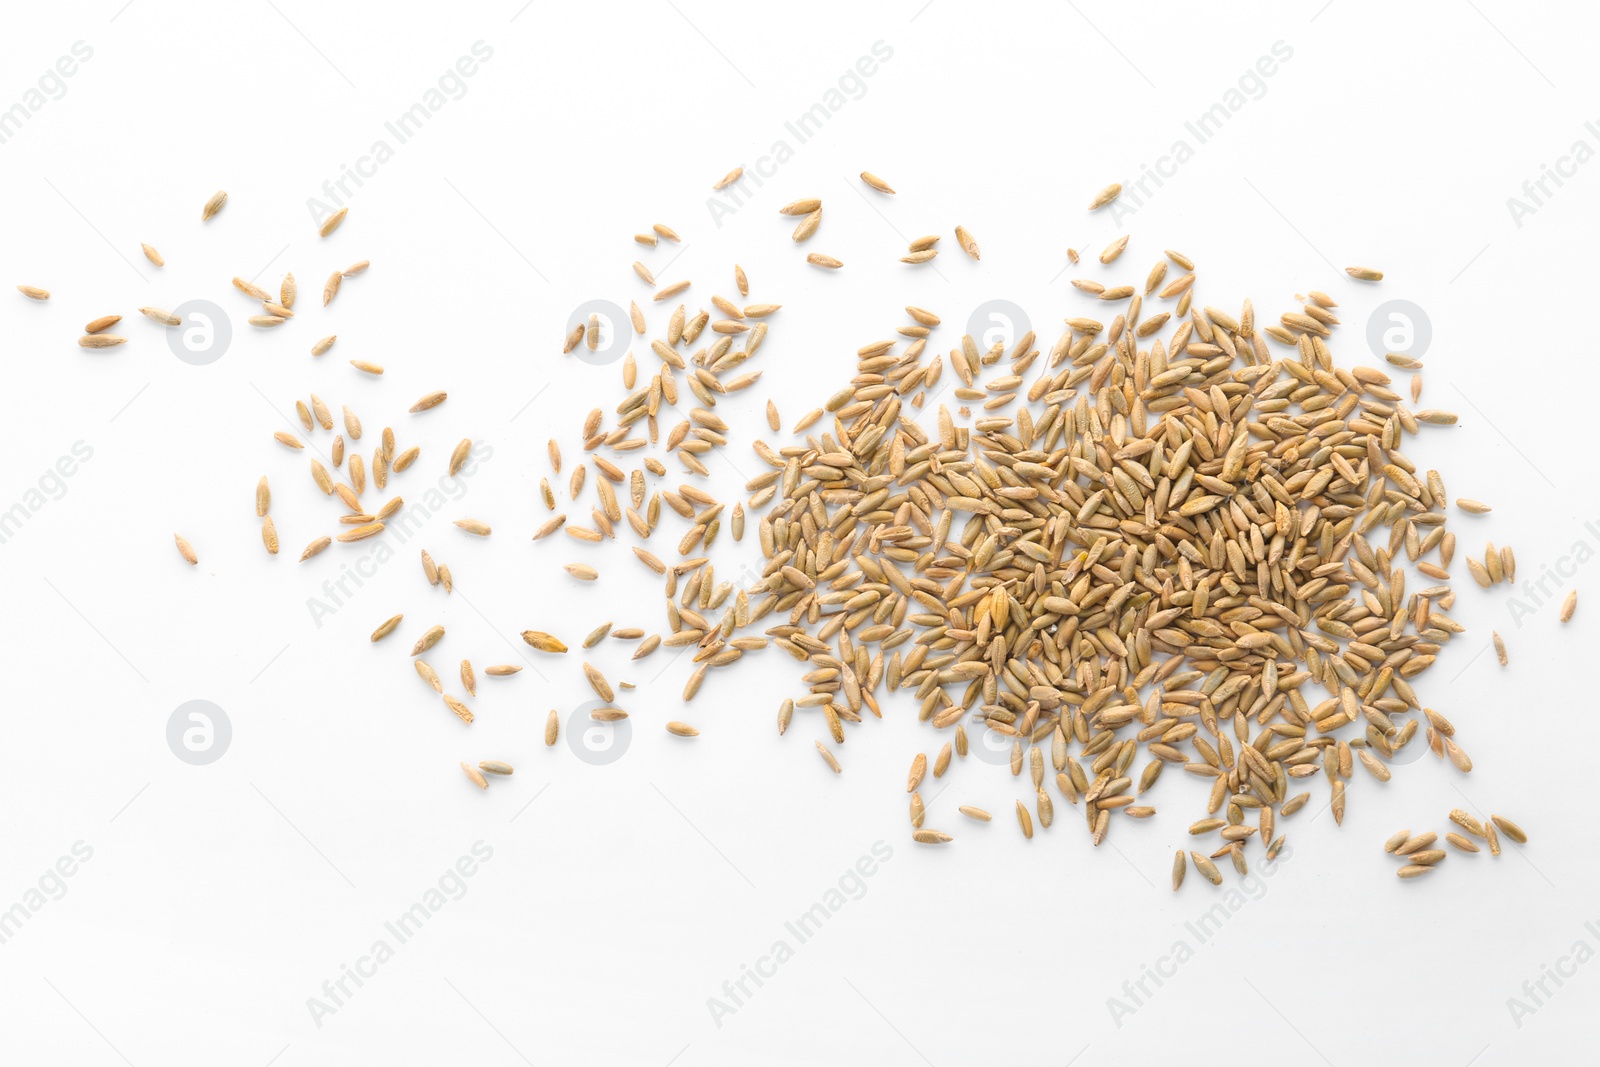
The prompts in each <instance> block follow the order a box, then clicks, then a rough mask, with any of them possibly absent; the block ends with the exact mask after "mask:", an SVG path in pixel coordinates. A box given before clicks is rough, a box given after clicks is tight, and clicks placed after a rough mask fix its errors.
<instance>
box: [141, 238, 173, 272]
mask: <svg viewBox="0 0 1600 1067" xmlns="http://www.w3.org/2000/svg"><path fill="white" fill-rule="evenodd" d="M139 248H140V250H141V251H143V252H144V258H145V259H148V260H149V261H150V262H152V263H154V264H155V265H156V266H158V267H165V266H166V265H167V261H166V260H165V259H162V258H161V253H160V252H157V251H156V250H155V248H154V247H153V246H152V245H147V244H143V243H141V244H140V245H139Z"/></svg>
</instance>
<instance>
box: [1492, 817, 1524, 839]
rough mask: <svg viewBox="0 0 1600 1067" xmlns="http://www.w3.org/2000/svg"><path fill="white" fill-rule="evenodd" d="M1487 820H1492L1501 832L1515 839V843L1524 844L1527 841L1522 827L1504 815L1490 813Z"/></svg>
mask: <svg viewBox="0 0 1600 1067" xmlns="http://www.w3.org/2000/svg"><path fill="white" fill-rule="evenodd" d="M1489 820H1490V821H1491V822H1493V823H1494V824H1495V826H1497V827H1499V828H1500V832H1501V833H1503V834H1505V835H1506V836H1507V837H1509V838H1511V840H1513V841H1515V842H1516V843H1517V844H1519V845H1526V844H1527V843H1528V835H1527V833H1526V832H1525V831H1524V830H1523V829H1522V827H1520V826H1518V825H1517V824H1516V823H1514V822H1512V821H1511V820H1510V819H1508V818H1506V817H1505V816H1504V815H1491V816H1489Z"/></svg>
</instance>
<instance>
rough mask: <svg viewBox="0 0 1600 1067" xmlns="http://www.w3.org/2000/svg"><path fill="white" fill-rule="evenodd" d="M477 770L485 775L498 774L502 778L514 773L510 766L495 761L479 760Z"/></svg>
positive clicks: (501, 761)
mask: <svg viewBox="0 0 1600 1067" xmlns="http://www.w3.org/2000/svg"><path fill="white" fill-rule="evenodd" d="M478 770H480V771H483V772H484V773H486V774H498V775H502V776H509V775H512V774H515V773H516V772H515V771H514V770H513V769H512V767H511V764H509V763H506V762H505V761H504V760H497V759H486V760H479V761H478Z"/></svg>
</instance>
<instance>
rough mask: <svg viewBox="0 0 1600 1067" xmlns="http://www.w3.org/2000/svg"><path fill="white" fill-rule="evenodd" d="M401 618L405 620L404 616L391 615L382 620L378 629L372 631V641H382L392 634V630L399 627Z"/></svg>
mask: <svg viewBox="0 0 1600 1067" xmlns="http://www.w3.org/2000/svg"><path fill="white" fill-rule="evenodd" d="M403 618H405V616H404V615H393V616H390V617H389V618H387V619H385V620H383V622H382V623H380V624H379V626H378V628H377V629H376V630H374V631H372V640H373V641H382V640H383V639H384V638H385V637H388V636H389V635H390V634H392V633H394V628H395V627H396V626H399V625H400V620H401V619H403Z"/></svg>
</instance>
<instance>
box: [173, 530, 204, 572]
mask: <svg viewBox="0 0 1600 1067" xmlns="http://www.w3.org/2000/svg"><path fill="white" fill-rule="evenodd" d="M172 538H173V540H174V541H176V542H177V544H178V555H180V556H182V557H183V558H184V560H185V562H187V563H188V564H189V565H190V566H191V567H192V566H194V565H195V564H197V563H199V562H200V559H199V557H197V556H196V555H195V554H194V548H193V547H192V546H191V545H190V544H189V542H188V541H185V540H184V539H183V535H182V534H173V535H172Z"/></svg>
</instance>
